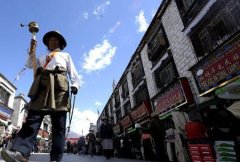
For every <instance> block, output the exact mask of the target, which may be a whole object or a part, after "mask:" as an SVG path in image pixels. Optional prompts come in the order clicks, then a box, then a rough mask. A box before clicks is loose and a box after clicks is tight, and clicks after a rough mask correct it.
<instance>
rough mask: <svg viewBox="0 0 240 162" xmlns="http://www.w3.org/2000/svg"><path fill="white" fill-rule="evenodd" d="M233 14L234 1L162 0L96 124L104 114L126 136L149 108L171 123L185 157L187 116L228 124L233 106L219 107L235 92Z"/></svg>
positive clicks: (237, 69)
mask: <svg viewBox="0 0 240 162" xmlns="http://www.w3.org/2000/svg"><path fill="white" fill-rule="evenodd" d="M239 15H240V2H239V1H238V0H229V1H224V0H210V1H207V0H191V1H190V0H163V1H162V2H161V4H160V7H159V9H158V11H157V12H156V14H155V16H154V18H153V20H152V22H151V24H150V26H149V28H148V30H147V31H146V33H145V34H144V36H143V38H142V40H141V42H140V43H139V45H138V47H137V48H136V51H135V52H134V54H133V55H132V58H131V59H130V61H129V63H128V65H127V67H126V69H125V70H124V72H123V75H122V76H121V78H120V80H119V82H118V83H117V85H116V86H115V87H114V90H113V93H112V94H111V96H110V97H109V100H108V102H107V103H106V105H105V107H104V109H103V112H102V113H101V115H100V117H99V120H98V124H97V125H98V126H99V125H100V123H101V121H100V119H101V117H102V116H108V117H109V118H110V120H111V122H112V124H113V125H114V128H113V129H114V133H115V135H116V136H124V135H126V134H128V136H131V134H132V136H134V132H135V130H136V128H135V125H136V126H137V125H138V126H139V124H140V125H141V127H145V128H146V127H147V125H148V123H149V120H150V118H151V117H150V115H151V113H153V112H154V113H157V114H158V115H159V118H160V119H161V120H162V121H163V122H164V123H165V128H163V129H165V130H166V131H167V130H168V129H170V128H172V129H174V130H175V133H176V134H175V138H176V141H177V142H175V144H176V145H178V146H180V147H179V150H177V152H178V153H177V154H176V155H175V156H176V157H177V158H178V159H179V160H180V161H187V160H188V159H189V157H188V156H186V154H187V153H186V152H187V151H186V149H187V146H185V145H184V144H183V143H182V142H181V140H180V139H181V137H182V136H183V134H184V132H183V131H182V130H184V126H185V123H186V122H187V121H188V118H189V116H195V117H198V118H200V119H201V120H202V121H203V122H204V123H205V124H206V125H207V126H208V127H215V128H216V129H218V127H224V128H225V127H227V128H230V129H233V128H232V126H231V125H233V123H232V120H231V119H229V118H234V117H235V116H234V115H235V112H236V107H234V108H232V107H231V108H232V109H229V110H230V111H231V112H232V115H230V117H229V118H227V115H226V114H227V113H226V111H227V108H228V107H229V105H231V104H232V103H233V102H235V103H236V101H237V100H239V99H240V86H239V85H240V79H239V77H240V65H239V60H240V52H239V41H240V39H239V38H240V37H239V34H240V21H239V18H238V17H239ZM223 113H225V116H222V115H221V114H223ZM238 113H239V111H238ZM225 120H228V121H231V122H229V123H226V122H225V123H224V121H225ZM135 134H136V133H135ZM235 135H236V134H235ZM238 135H239V136H240V134H238ZM222 137H223V139H224V133H223V136H222ZM212 138H213V139H214V140H217V139H218V137H217V136H213V137H212ZM225 139H227V138H225Z"/></svg>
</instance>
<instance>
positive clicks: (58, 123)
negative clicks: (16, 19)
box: [1, 31, 80, 162]
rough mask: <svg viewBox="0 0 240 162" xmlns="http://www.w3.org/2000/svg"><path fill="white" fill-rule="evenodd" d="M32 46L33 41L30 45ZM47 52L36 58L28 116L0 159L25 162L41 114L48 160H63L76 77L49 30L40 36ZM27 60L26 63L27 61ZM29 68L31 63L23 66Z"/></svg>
mask: <svg viewBox="0 0 240 162" xmlns="http://www.w3.org/2000/svg"><path fill="white" fill-rule="evenodd" d="M31 43H32V44H35V43H36V41H33V40H32V42H31ZM43 43H44V44H45V45H46V47H47V49H48V54H47V56H40V57H38V59H37V72H36V75H35V79H34V81H33V84H32V86H31V88H30V91H29V93H28V96H29V97H30V99H31V100H30V102H29V104H28V116H27V118H26V122H25V123H24V124H23V126H22V129H21V130H20V131H19V132H18V134H17V135H16V137H15V140H14V141H13V143H12V147H11V149H9V150H6V151H2V152H1V155H2V158H3V159H4V160H5V161H7V162H12V161H20V162H27V161H28V159H29V156H30V153H31V150H32V147H33V146H34V144H35V142H36V140H37V138H36V136H37V134H38V131H39V128H40V126H41V123H42V121H43V118H44V116H45V115H50V117H51V122H52V131H51V132H52V149H51V151H50V161H55V162H60V161H61V159H62V157H63V152H64V144H65V132H66V118H67V112H68V111H69V110H70V105H71V103H70V94H69V92H70V91H71V93H72V94H74V95H76V94H77V92H78V89H79V86H80V78H79V75H78V73H77V71H76V69H75V66H74V64H73V61H72V58H71V56H70V54H69V53H66V52H63V51H62V50H63V49H64V48H65V47H66V45H67V43H66V41H65V38H64V37H63V36H62V35H61V34H60V33H59V32H57V31H50V32H48V33H46V34H45V35H44V37H43ZM31 58H32V57H29V59H28V62H31V61H30V60H31ZM27 66H28V67H29V68H33V66H32V64H27Z"/></svg>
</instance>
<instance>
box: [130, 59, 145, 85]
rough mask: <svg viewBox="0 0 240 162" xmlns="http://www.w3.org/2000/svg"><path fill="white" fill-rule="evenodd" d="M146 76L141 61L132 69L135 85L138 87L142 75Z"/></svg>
mask: <svg viewBox="0 0 240 162" xmlns="http://www.w3.org/2000/svg"><path fill="white" fill-rule="evenodd" d="M143 76H144V72H143V67H142V64H141V62H140V61H138V62H137V63H136V65H135V66H134V68H133V69H132V83H133V87H136V86H137V84H138V83H140V82H141V80H142V77H143Z"/></svg>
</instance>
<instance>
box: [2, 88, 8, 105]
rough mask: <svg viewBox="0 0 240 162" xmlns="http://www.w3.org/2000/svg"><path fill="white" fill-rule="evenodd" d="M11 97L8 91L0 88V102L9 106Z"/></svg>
mask: <svg viewBox="0 0 240 162" xmlns="http://www.w3.org/2000/svg"><path fill="white" fill-rule="evenodd" d="M9 97H10V93H9V92H7V91H6V89H4V88H3V87H0V102H1V103H3V104H4V105H8V100H9Z"/></svg>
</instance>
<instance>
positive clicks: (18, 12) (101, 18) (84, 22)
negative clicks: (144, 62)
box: [0, 0, 160, 134]
mask: <svg viewBox="0 0 240 162" xmlns="http://www.w3.org/2000/svg"><path fill="white" fill-rule="evenodd" d="M159 5H160V1H159V0H151V1H149V0H71V1H67V0H34V1H33V0H25V1H20V0H11V1H3V0H2V1H1V2H0V14H1V16H0V22H1V23H0V42H1V43H0V48H1V54H0V55H1V64H0V73H2V74H3V75H4V76H5V77H6V78H8V79H9V80H10V81H11V82H12V83H13V84H14V85H15V86H16V87H17V92H16V95H18V94H19V93H23V94H25V95H27V93H28V90H29V87H30V85H31V83H32V81H33V72H32V71H31V70H30V69H27V70H25V71H24V72H23V74H22V75H21V76H20V78H19V80H15V78H16V76H17V75H18V74H19V72H20V71H21V70H22V69H23V67H24V65H25V62H26V59H27V55H28V54H27V49H28V48H29V44H30V39H31V33H30V32H29V31H28V27H27V26H26V27H23V28H21V27H20V24H21V23H23V24H26V25H28V23H29V22H31V21H36V22H37V23H38V25H39V29H40V30H39V32H38V33H37V43H38V44H37V55H40V54H45V53H47V49H46V47H45V46H44V45H43V43H42V37H43V35H44V34H45V33H46V32H48V31H50V30H58V31H60V33H62V34H63V36H64V37H65V39H66V41H67V43H68V45H67V47H66V48H65V51H66V52H69V53H70V54H71V56H72V59H73V61H74V63H75V66H76V69H77V70H78V72H79V75H80V76H81V79H82V86H81V88H80V90H79V93H78V95H77V96H76V103H75V112H74V117H73V121H72V126H71V130H72V131H74V132H76V133H79V134H82V132H83V134H86V133H88V129H89V123H90V122H92V123H94V124H95V122H96V120H97V118H98V114H97V110H98V109H99V111H100V112H101V111H102V109H103V107H104V106H105V104H106V102H107V100H108V99H109V97H110V95H111V94H112V83H113V80H115V82H116V83H117V82H118V80H119V78H120V77H121V75H122V73H123V71H124V70H125V68H126V66H127V64H128V62H129V60H130V58H131V56H132V54H133V53H134V51H135V50H136V48H137V46H138V44H139V42H140V41H141V39H142V37H143V35H144V32H145V31H146V29H147V27H148V25H149V23H150V22H151V20H152V18H153V16H154V14H155V12H156V11H157V9H158V7H159ZM26 99H27V100H29V99H28V97H26Z"/></svg>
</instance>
